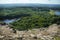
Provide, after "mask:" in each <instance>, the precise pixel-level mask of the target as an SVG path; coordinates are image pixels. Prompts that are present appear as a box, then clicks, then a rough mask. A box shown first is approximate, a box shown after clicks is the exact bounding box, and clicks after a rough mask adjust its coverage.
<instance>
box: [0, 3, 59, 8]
mask: <svg viewBox="0 0 60 40" xmlns="http://www.w3.org/2000/svg"><path fill="white" fill-rule="evenodd" d="M0 7H3V8H9V7H52V8H55V7H57V8H60V4H0Z"/></svg>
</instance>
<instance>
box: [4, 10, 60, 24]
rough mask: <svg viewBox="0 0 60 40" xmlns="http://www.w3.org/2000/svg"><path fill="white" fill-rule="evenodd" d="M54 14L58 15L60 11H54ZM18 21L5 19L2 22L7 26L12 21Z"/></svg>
mask: <svg viewBox="0 0 60 40" xmlns="http://www.w3.org/2000/svg"><path fill="white" fill-rule="evenodd" d="M55 14H56V15H60V11H55ZM16 20H18V19H17V18H16V19H5V20H4V21H3V22H5V23H7V24H9V23H12V22H14V21H16Z"/></svg>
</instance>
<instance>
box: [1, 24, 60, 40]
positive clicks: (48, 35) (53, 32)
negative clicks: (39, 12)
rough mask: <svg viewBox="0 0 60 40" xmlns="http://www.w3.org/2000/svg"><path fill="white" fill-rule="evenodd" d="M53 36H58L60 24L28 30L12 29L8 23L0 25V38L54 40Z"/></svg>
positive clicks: (3, 39)
mask: <svg viewBox="0 0 60 40" xmlns="http://www.w3.org/2000/svg"><path fill="white" fill-rule="evenodd" d="M14 31H16V32H14ZM54 36H59V37H60V25H57V24H53V25H50V26H49V27H48V28H38V29H31V30H28V31H26V30H25V31H18V30H13V29H12V28H10V27H9V26H8V25H3V26H0V40H54Z"/></svg>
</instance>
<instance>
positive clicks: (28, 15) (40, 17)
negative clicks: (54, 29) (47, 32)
mask: <svg viewBox="0 0 60 40" xmlns="http://www.w3.org/2000/svg"><path fill="white" fill-rule="evenodd" d="M6 18H7V19H12V18H20V20H18V21H16V22H13V23H11V25H13V26H11V27H12V28H14V29H18V30H28V29H32V28H40V27H48V26H49V25H51V24H54V23H57V24H60V16H57V15H55V13H54V11H53V10H51V9H46V8H32V7H29V8H28V7H22V8H21V7H16V8H4V9H1V11H0V20H1V19H6Z"/></svg>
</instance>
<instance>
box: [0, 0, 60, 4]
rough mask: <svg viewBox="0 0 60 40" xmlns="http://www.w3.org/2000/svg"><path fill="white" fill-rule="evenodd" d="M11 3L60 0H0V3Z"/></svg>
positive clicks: (44, 2) (54, 1)
mask: <svg viewBox="0 0 60 40" xmlns="http://www.w3.org/2000/svg"><path fill="white" fill-rule="evenodd" d="M12 3H40V4H60V0H0V4H12Z"/></svg>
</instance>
